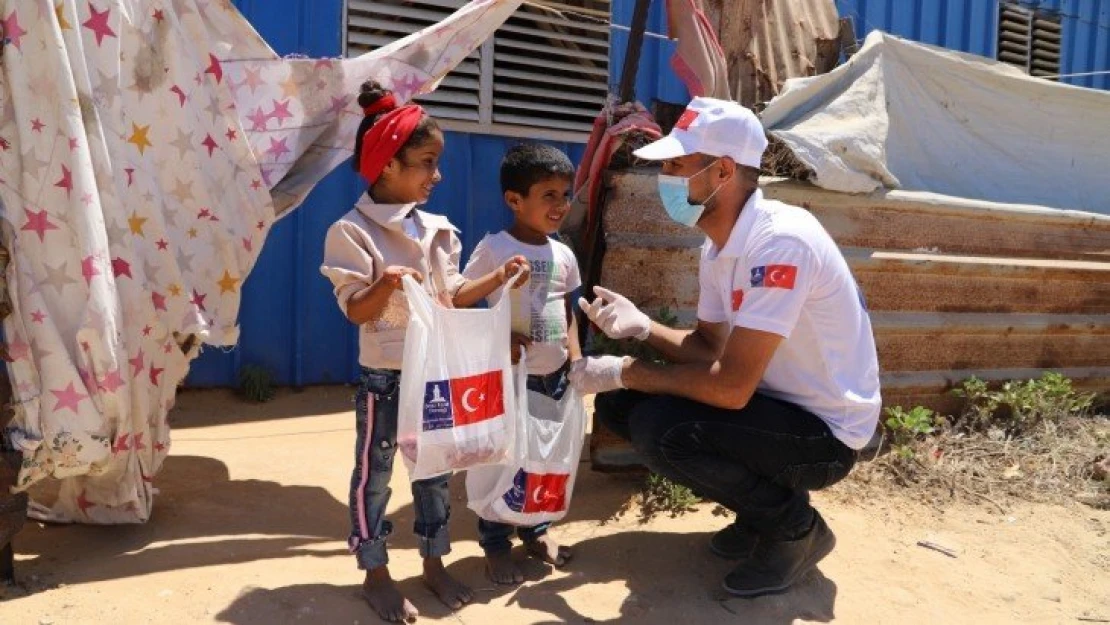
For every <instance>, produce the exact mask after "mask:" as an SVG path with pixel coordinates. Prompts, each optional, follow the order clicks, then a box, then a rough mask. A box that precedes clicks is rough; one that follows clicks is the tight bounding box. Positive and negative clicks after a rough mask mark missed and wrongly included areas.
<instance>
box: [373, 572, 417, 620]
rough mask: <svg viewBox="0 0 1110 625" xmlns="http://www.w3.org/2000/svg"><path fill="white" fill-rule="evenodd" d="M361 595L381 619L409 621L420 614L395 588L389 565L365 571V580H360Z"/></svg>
mask: <svg viewBox="0 0 1110 625" xmlns="http://www.w3.org/2000/svg"><path fill="white" fill-rule="evenodd" d="M362 596H363V598H365V599H366V603H369V604H370V607H371V608H373V609H374V611H375V612H377V613H378V616H379V617H381V619H382V620H383V621H389V622H390V623H400V622H402V621H405V622H409V623H411V622H413V621H415V620H416V617H417V616H418V615H419V614H420V613H419V612H417V611H416V608H415V607H413V605H412V604H411V603H409V600H408V599H405V597H404V595H402V594H401V591H399V590H397V585H396V584H395V583H394V582H393V578H392V577H390V576H389V567H386V566H379V567H378V568H376V569H371V570H369V571H367V572H366V580H365V581H363V582H362Z"/></svg>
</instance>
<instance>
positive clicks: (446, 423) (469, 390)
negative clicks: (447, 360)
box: [424, 370, 505, 432]
mask: <svg viewBox="0 0 1110 625" xmlns="http://www.w3.org/2000/svg"><path fill="white" fill-rule="evenodd" d="M503 414H505V392H504V386H503V384H502V376H501V371H500V370H498V371H487V372H486V373H479V374H478V375H471V376H467V377H465V378H452V379H450V380H436V381H433V382H428V383H426V384H425V385H424V431H425V432H428V431H431V430H443V429H447V428H452V427H458V426H462V425H470V424H472V423H479V422H481V421H485V420H487V419H495V418H497V417H500V416H501V415H503Z"/></svg>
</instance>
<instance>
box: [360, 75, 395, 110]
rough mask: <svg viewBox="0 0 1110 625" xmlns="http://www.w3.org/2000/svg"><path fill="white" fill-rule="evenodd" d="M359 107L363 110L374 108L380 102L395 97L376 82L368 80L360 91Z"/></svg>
mask: <svg viewBox="0 0 1110 625" xmlns="http://www.w3.org/2000/svg"><path fill="white" fill-rule="evenodd" d="M358 91H359V92H358V105H359V106H361V107H362V108H364V109H365V108H368V107H371V106H374V105H375V104H377V103H378V101H379V100H381V99H383V98H385V97H387V96H390V95H393V92H392V91H390V90H389V89H386V88H385V87H383V86H381V84H380V83H378V82H377V81H375V80H367V81H366V82H364V83H362V85H361V86H360V87H359V90H358Z"/></svg>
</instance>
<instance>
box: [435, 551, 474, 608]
mask: <svg viewBox="0 0 1110 625" xmlns="http://www.w3.org/2000/svg"><path fill="white" fill-rule="evenodd" d="M424 584H426V585H427V586H428V588H429V589H431V591H432V592H434V593H435V594H436V596H437V597H439V600H440V601H442V602H443V604H444V605H446V606H447V607H449V608H451V609H452V610H458V609H459V608H461V607H463V606H464V605H466V604H468V603H470V602H471V601H473V600H474V592H473V591H472V590H470V588H469V587H467V586H466V585H464V584H463V583H461V582H459V580H457V579H455V578H454V577H451V575H450V574H448V573H447V569H445V568H443V560H442V559H440V558H424Z"/></svg>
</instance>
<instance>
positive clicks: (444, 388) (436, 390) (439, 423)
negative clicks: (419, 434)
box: [424, 380, 455, 432]
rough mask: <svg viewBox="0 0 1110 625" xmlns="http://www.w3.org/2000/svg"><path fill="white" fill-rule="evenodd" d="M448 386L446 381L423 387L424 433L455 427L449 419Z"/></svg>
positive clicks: (453, 422)
mask: <svg viewBox="0 0 1110 625" xmlns="http://www.w3.org/2000/svg"><path fill="white" fill-rule="evenodd" d="M450 388H451V387H450V385H449V383H448V381H447V380H440V381H438V382H428V383H427V384H426V385H424V431H425V432H429V431H431V430H443V429H446V428H449V427H452V426H453V425H455V420H454V419H453V418H451V400H450V399H449V398H450V396H451V391H450Z"/></svg>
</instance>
